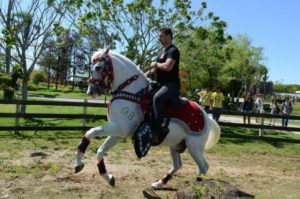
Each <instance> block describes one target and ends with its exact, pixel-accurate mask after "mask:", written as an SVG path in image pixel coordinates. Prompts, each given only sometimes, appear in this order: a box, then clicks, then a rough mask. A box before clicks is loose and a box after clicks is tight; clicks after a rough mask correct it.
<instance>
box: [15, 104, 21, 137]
mask: <svg viewBox="0 0 300 199" xmlns="http://www.w3.org/2000/svg"><path fill="white" fill-rule="evenodd" d="M20 107H21V106H20V103H18V102H17V103H16V114H17V115H16V119H15V134H16V135H18V134H20V132H19V131H18V130H17V128H18V127H19V126H20V118H19V117H20V116H19V114H20Z"/></svg>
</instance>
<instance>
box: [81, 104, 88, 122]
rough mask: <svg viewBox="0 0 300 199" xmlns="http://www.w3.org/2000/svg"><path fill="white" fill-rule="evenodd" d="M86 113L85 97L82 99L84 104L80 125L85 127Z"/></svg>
mask: <svg viewBox="0 0 300 199" xmlns="http://www.w3.org/2000/svg"><path fill="white" fill-rule="evenodd" d="M86 115H87V99H84V106H83V112H82V126H83V127H86Z"/></svg>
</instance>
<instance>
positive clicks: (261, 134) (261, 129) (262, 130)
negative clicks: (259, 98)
mask: <svg viewBox="0 0 300 199" xmlns="http://www.w3.org/2000/svg"><path fill="white" fill-rule="evenodd" d="M260 114H261V113H260ZM264 119H265V118H264V117H262V116H261V117H260V125H261V126H262V127H261V128H260V129H259V133H258V136H263V135H264V129H263V126H264V125H265V122H264Z"/></svg>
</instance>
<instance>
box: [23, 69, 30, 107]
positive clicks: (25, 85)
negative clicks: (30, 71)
mask: <svg viewBox="0 0 300 199" xmlns="http://www.w3.org/2000/svg"><path fill="white" fill-rule="evenodd" d="M28 80H29V77H28V75H27V74H26V75H25V74H24V77H23V83H22V100H27V91H28ZM21 113H26V105H25V104H22V105H21Z"/></svg>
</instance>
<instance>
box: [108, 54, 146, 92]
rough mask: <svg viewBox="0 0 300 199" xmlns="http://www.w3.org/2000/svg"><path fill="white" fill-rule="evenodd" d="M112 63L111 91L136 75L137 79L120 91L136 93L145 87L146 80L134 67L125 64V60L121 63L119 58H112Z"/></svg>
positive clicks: (128, 63)
mask: <svg viewBox="0 0 300 199" xmlns="http://www.w3.org/2000/svg"><path fill="white" fill-rule="evenodd" d="M112 62H113V67H114V80H113V82H112V90H113V91H114V90H116V89H117V88H118V87H119V86H120V85H121V84H123V83H124V82H125V81H126V80H128V79H129V78H131V77H132V76H133V75H138V78H137V79H136V80H135V81H133V82H132V83H131V84H129V85H128V86H126V87H125V88H124V89H122V91H126V92H129V93H136V92H138V91H140V90H141V89H143V88H145V87H146V85H147V78H146V76H145V75H144V74H143V73H142V72H141V71H140V70H139V69H138V68H137V67H136V66H135V65H133V64H132V63H130V62H127V61H126V60H122V61H121V60H120V59H119V58H117V57H114V56H112Z"/></svg>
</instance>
